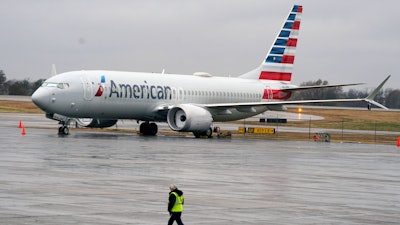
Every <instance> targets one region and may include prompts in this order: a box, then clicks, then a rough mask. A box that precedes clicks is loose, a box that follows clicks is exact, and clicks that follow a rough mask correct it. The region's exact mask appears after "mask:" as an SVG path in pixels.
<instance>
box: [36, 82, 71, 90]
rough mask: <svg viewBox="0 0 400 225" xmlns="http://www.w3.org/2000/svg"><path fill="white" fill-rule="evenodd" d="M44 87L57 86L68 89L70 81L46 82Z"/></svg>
mask: <svg viewBox="0 0 400 225" xmlns="http://www.w3.org/2000/svg"><path fill="white" fill-rule="evenodd" d="M42 87H56V88H60V89H66V88H68V87H69V84H68V83H55V82H44V83H43V84H42Z"/></svg>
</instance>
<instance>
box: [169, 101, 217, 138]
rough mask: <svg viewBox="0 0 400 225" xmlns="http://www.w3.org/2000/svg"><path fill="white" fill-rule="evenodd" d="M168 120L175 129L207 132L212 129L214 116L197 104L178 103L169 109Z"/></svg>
mask: <svg viewBox="0 0 400 225" xmlns="http://www.w3.org/2000/svg"><path fill="white" fill-rule="evenodd" d="M167 121H168V125H169V127H170V128H171V129H172V130H174V131H182V132H205V131H207V130H208V129H210V127H211V125H212V122H213V118H212V116H211V113H210V112H209V111H207V110H205V109H204V108H201V107H199V106H195V105H189V104H182V105H177V106H175V107H173V108H172V109H170V110H169V111H168V115H167Z"/></svg>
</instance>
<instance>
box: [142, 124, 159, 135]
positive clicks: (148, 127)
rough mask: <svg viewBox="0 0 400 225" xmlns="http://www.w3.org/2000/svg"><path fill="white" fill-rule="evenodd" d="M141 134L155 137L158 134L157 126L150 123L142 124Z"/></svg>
mask: <svg viewBox="0 0 400 225" xmlns="http://www.w3.org/2000/svg"><path fill="white" fill-rule="evenodd" d="M139 132H140V133H141V134H143V135H147V136H154V135H156V134H157V132H158V127H157V124H156V123H149V122H148V121H147V122H143V123H142V124H140V127H139Z"/></svg>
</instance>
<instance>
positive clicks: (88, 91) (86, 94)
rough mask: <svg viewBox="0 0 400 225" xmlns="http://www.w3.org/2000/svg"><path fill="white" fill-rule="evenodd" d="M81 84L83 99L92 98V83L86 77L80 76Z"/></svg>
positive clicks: (88, 99)
mask: <svg viewBox="0 0 400 225" xmlns="http://www.w3.org/2000/svg"><path fill="white" fill-rule="evenodd" d="M81 81H82V85H83V99H85V100H86V101H90V100H92V99H93V85H92V82H90V79H89V78H88V77H81Z"/></svg>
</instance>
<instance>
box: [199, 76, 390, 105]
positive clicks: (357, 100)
mask: <svg viewBox="0 0 400 225" xmlns="http://www.w3.org/2000/svg"><path fill="white" fill-rule="evenodd" d="M389 78H390V75H389V76H388V77H386V79H385V80H384V81H383V82H382V83H381V84H380V85H379V86H378V87H377V88H375V90H374V91H372V92H371V94H369V95H368V96H367V97H365V98H355V99H319V100H296V101H265V102H244V103H223V104H218V103H217V104H205V105H203V107H206V108H236V107H253V106H254V107H255V106H274V105H275V106H276V105H290V104H292V105H293V104H307V103H329V102H360V101H364V102H368V103H369V104H373V105H375V106H378V107H379V108H382V109H386V110H388V108H387V107H385V106H384V105H382V104H379V103H378V102H376V101H374V98H375V96H376V95H377V94H378V92H379V91H380V90H381V89H382V87H383V85H384V84H385V83H386V81H387V80H388V79H389ZM349 85H352V84H345V85H342V86H349ZM353 85H354V84H353ZM324 86H332V85H324ZM335 86H338V85H333V86H332V87H335ZM339 86H340V85H339ZM308 87H315V86H308ZM317 87H320V86H317ZM300 88H301V87H300ZM306 88H307V87H306ZM320 88H322V87H320ZM288 89H290V88H288ZM294 89H296V88H293V89H292V90H294ZM308 89H310V88H308Z"/></svg>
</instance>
